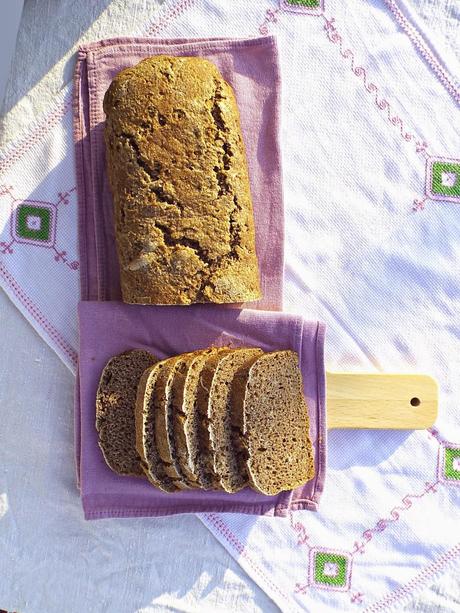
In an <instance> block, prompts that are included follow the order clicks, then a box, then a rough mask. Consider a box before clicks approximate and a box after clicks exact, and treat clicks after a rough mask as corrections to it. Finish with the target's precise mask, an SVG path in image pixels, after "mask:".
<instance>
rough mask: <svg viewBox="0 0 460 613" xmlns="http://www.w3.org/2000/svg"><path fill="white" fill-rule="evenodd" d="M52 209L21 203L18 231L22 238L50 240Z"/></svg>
mask: <svg viewBox="0 0 460 613" xmlns="http://www.w3.org/2000/svg"><path fill="white" fill-rule="evenodd" d="M50 231H51V211H50V209H48V208H45V207H39V206H31V205H27V204H21V205H20V206H19V207H18V211H17V214H16V233H17V235H18V236H19V237H20V238H28V239H32V240H36V241H43V242H46V241H49V238H50Z"/></svg>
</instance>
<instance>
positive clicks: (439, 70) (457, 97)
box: [384, 0, 460, 103]
mask: <svg viewBox="0 0 460 613" xmlns="http://www.w3.org/2000/svg"><path fill="white" fill-rule="evenodd" d="M384 2H385V4H386V5H387V7H388V8H389V9H390V11H391V13H392V14H393V15H394V17H395V18H396V21H397V22H398V24H399V25H400V26H401V28H402V30H403V31H404V32H405V33H406V34H407V36H408V37H409V39H410V40H411V42H412V44H413V45H414V46H415V48H416V49H417V51H418V52H419V53H420V55H421V56H422V58H423V59H424V60H425V61H426V62H427V64H428V65H429V66H430V68H431V69H432V70H433V72H434V73H435V75H436V76H437V77H438V79H439V80H440V81H441V83H442V84H443V85H444V87H445V88H446V90H447V91H448V92H449V94H450V95H451V96H452V98H453V99H454V101H455V102H457V103H459V102H460V89H458V87H457V86H456V85H455V83H454V82H453V81H452V79H451V78H450V76H449V74H448V72H447V71H446V70H445V69H444V68H443V67H442V65H441V63H440V62H439V61H438V59H437V58H436V57H435V55H434V53H433V52H432V51H431V49H430V48H429V46H428V45H427V44H426V43H425V41H424V39H423V36H422V34H421V33H420V32H419V31H418V29H417V28H416V27H415V26H414V25H412V24H411V23H410V22H409V20H408V19H407V18H406V17H405V15H404V14H403V13H402V11H401V9H400V8H399V6H398V4H397V2H395V0H384Z"/></svg>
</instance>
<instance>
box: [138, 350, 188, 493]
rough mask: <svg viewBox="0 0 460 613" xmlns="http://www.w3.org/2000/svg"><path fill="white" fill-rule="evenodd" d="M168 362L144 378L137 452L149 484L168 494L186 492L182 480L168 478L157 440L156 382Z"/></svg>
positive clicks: (159, 364)
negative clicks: (178, 491)
mask: <svg viewBox="0 0 460 613" xmlns="http://www.w3.org/2000/svg"><path fill="white" fill-rule="evenodd" d="M167 364H168V360H162V361H161V362H158V363H157V364H155V365H154V366H152V367H151V368H149V369H148V370H146V371H145V372H144V374H143V375H142V377H141V379H140V381H139V385H138V388H137V399H136V412H135V416H136V448H137V451H138V453H139V455H140V457H141V459H142V468H143V470H144V472H145V474H146V475H147V478H148V479H149V481H150V482H151V483H152V484H153V485H155V486H156V487H158V488H160V489H162V490H164V491H165V492H175V491H177V490H181V489H185V487H186V486H185V484H184V483H183V481H182V479H180V477H174V476H171V474H168V471H167V468H168V467H167V465H166V464H165V463H164V462H163V460H162V458H161V456H160V453H159V450H158V447H157V442H156V436H155V434H156V433H155V419H154V415H155V410H156V409H157V381H158V378H159V376H160V375H161V373H162V371H163V369H164V368H165V367H166V365H167Z"/></svg>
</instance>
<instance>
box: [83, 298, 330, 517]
mask: <svg viewBox="0 0 460 613" xmlns="http://www.w3.org/2000/svg"><path fill="white" fill-rule="evenodd" d="M79 318H80V330H81V340H80V364H79V380H80V385H79V394H80V402H79V399H78V394H77V395H76V406H75V411H76V413H77V414H79V415H81V457H80V485H81V495H82V502H83V508H84V513H85V518H86V519H101V518H108V517H141V516H146V517H147V516H160V515H172V514H176V513H199V512H234V513H250V514H263V515H275V516H280V517H284V516H286V515H287V514H288V512H289V511H290V510H299V509H310V510H316V508H317V504H318V501H319V498H320V495H321V492H322V489H323V484H324V477H325V468H326V448H325V444H326V418H325V410H326V409H325V374H324V357H323V348H324V333H325V330H324V325H323V324H320V323H318V322H306V321H304V320H303V319H302V317H299V316H295V315H290V314H285V313H276V312H268V311H260V310H249V309H244V310H239V309H216V308H214V307H213V306H208V305H194V306H191V307H188V308H186V309H184V308H183V307H144V306H136V305H127V304H123V303H121V302H89V301H87V302H82V303H80V306H79ZM115 332H116V333H115ZM229 342H230V343H231V344H232V345H234V346H242V345H243V346H259V347H262V348H263V349H265V350H277V349H293V350H294V351H297V352H298V354H299V362H300V367H301V370H302V377H303V384H304V395H305V398H306V401H307V404H308V407H309V415H310V433H311V437H312V442H313V446H314V451H315V467H316V475H315V478H314V479H312V480H311V481H310V482H308V483H307V484H305V485H304V486H302V487H299V488H297V489H295V490H293V491H289V492H283V493H282V494H280V495H279V496H264V495H262V494H259V493H257V492H254V491H252V490H251V489H245V490H243V491H241V492H238V493H236V494H226V493H225V492H203V491H197V490H190V491H186V492H180V493H178V494H165V493H163V492H161V491H160V490H157V489H156V488H154V487H152V486H151V485H150V484H149V483H148V482H147V481H144V480H142V479H136V478H132V477H120V476H118V475H116V474H114V473H113V472H112V471H111V470H110V469H109V468H108V467H107V465H106V464H105V462H104V459H103V456H102V453H101V451H100V449H99V447H98V442H97V441H98V438H97V432H96V428H95V396H96V390H97V386H98V382H99V377H100V374H101V371H102V369H103V367H104V366H105V364H106V362H107V360H108V359H109V358H110V357H111V356H113V355H116V354H118V353H120V352H122V351H124V350H127V349H130V348H143V349H147V350H149V351H152V352H153V353H154V354H155V355H157V356H158V357H160V358H164V357H166V356H169V355H175V354H177V353H182V352H186V351H191V350H194V349H197V348H200V347H207V346H210V345H218V346H221V345H227V344H229Z"/></svg>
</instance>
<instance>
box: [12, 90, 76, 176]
mask: <svg viewBox="0 0 460 613" xmlns="http://www.w3.org/2000/svg"><path fill="white" fill-rule="evenodd" d="M71 108H72V100H71V98H70V94H69V99H66V98H65V99H64V100H63V101H62V103H61V104H60V105H59V106H58V107H57V108H56V109H54V111H52V112H51V113H49V114H48V115H46V116H45V117H43V118H42V119H41V120H39V122H38V123H37V124H36V125H35V126H34V127H33V128H32V130H31V132H29V134H28V135H27V137H26V138H25V139H24V140H23V141H22V142H21V143H20V144H19V145H18V146H17V147H15V148H14V149H13V150H12V151H11V152H10V154H9V155H7V156H5V157H4V158H3V159H1V160H0V174H1V173H4V172H6V171H7V170H9V169H10V168H11V166H13V165H14V164H16V162H18V161H19V160H20V159H21V158H22V156H23V155H24V154H25V153H27V151H28V150H29V149H30V148H31V147H32V146H33V145H35V144H37V143H38V141H40V140H41V139H42V138H43V137H44V136H45V135H46V134H47V132H48V131H49V130H50V129H51V128H52V127H53V126H55V125H56V124H57V123H58V122H59V121H60V120H61V119H62V118H63V117H64V115H65V114H66V113H67V112H68V111H69V110H70V109H71Z"/></svg>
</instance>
